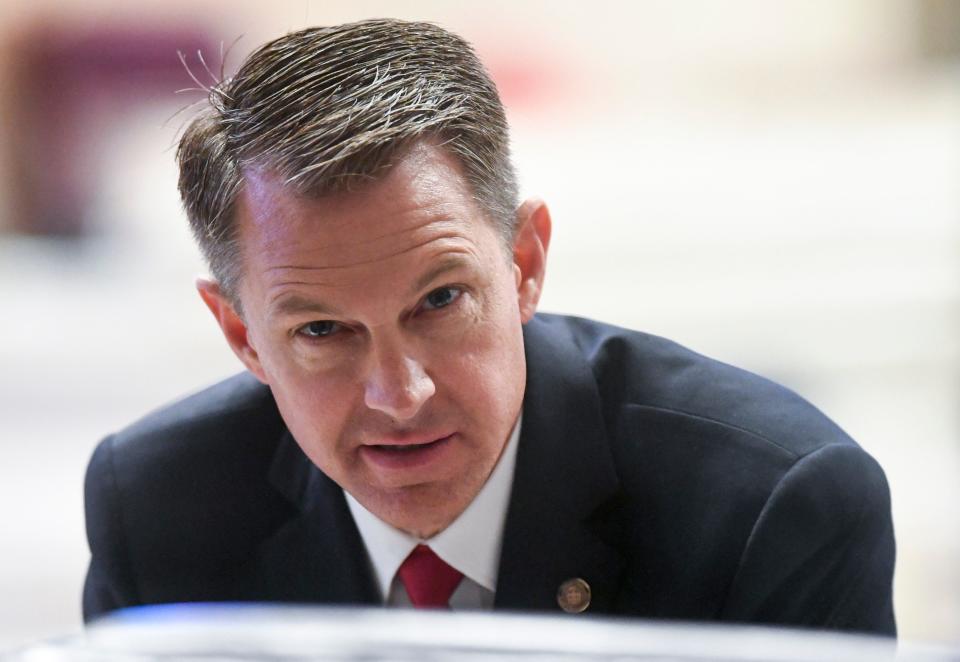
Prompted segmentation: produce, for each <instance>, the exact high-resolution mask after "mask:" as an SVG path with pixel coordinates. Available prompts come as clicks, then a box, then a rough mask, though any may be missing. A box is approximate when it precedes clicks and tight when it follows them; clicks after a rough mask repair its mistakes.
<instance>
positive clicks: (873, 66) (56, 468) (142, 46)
mask: <svg viewBox="0 0 960 662" xmlns="http://www.w3.org/2000/svg"><path fill="white" fill-rule="evenodd" d="M376 16H396V17H401V18H411V19H425V20H431V21H435V22H438V23H440V24H441V25H443V26H445V27H447V28H450V29H452V30H454V31H456V32H458V33H460V34H462V35H464V36H465V37H467V38H468V39H469V40H470V41H472V42H473V43H474V44H475V46H476V48H477V49H478V51H479V52H480V54H481V56H482V57H483V58H484V60H485V61H486V62H487V64H488V66H489V68H490V70H491V72H492V73H493V76H494V78H495V79H496V80H497V83H498V85H499V86H500V89H501V91H502V94H503V97H504V100H505V102H506V104H507V106H508V109H509V113H510V119H511V122H512V127H513V141H514V151H515V156H516V162H517V166H518V169H519V171H520V175H521V180H522V183H523V189H524V191H525V192H526V193H528V194H535V195H539V196H541V197H543V198H545V199H546V200H547V201H548V203H550V205H551V208H552V211H553V215H554V222H555V230H554V243H553V245H552V250H551V262H550V269H549V273H548V278H547V288H546V294H545V297H544V300H543V306H542V307H543V308H544V309H546V310H551V311H558V312H568V313H575V314H580V315H585V316H591V317H597V318H601V319H604V320H607V321H611V322H615V323H619V324H623V325H626V326H630V327H634V328H638V329H642V330H645V331H648V332H652V333H655V334H659V335H664V336H668V337H670V338H673V339H675V340H677V341H679V342H681V343H683V344H686V345H688V346H690V347H692V348H694V349H696V350H698V351H700V352H702V353H705V354H708V355H711V356H714V357H716V358H719V359H721V360H724V361H727V362H730V363H734V364H738V365H741V366H743V367H746V368H748V369H751V370H753V371H756V372H760V373H762V374H765V375H767V376H769V377H772V378H774V379H776V380H779V381H781V382H783V383H785V384H786V385H788V386H789V387H791V388H793V389H794V390H796V391H799V392H800V393H801V394H802V395H804V396H806V397H807V398H808V399H810V400H811V401H813V402H814V403H815V404H816V405H818V406H819V407H821V408H822V409H824V410H826V411H827V412H828V413H829V414H830V415H831V417H832V418H834V419H835V420H836V421H837V422H838V423H839V424H840V425H841V426H842V427H844V428H845V429H846V430H847V431H848V432H849V433H850V434H851V435H853V436H854V438H856V439H857V440H859V441H860V443H861V444H862V445H863V446H864V447H865V448H866V449H867V450H868V451H869V452H870V453H872V454H873V455H874V456H875V457H877V459H878V460H879V461H880V463H881V464H882V465H883V467H884V468H885V469H886V472H887V475H888V478H889V480H890V484H891V489H892V493H893V509H894V519H895V526H896V530H897V538H898V566H897V576H896V586H895V591H896V593H895V600H896V610H897V615H898V619H899V623H900V628H901V634H902V636H903V637H904V638H908V639H921V640H932V641H952V642H958V641H960V512H958V511H960V434H958V432H960V417H958V413H960V407H958V404H960V400H958V395H960V2H957V1H955V0H778V1H777V2H769V1H767V0H727V1H726V2H722V3H721V2H713V1H708V0H682V1H674V0H644V1H635V2H629V3H628V2H609V1H604V0H594V1H593V2H590V3H572V2H570V3H565V2H556V1H555V0H554V1H549V2H548V1H546V0H528V1H526V2H522V3H517V2H499V1H492V2H486V3H454V2H443V1H441V0H433V1H428V0H421V1H406V2H397V1H394V2H385V1H384V2H373V1H364V0H350V1H349V2H347V1H345V0H344V1H338V0H325V1H323V2H318V1H309V0H296V1H285V0H274V1H273V2H270V3H263V2H254V1H253V0H236V1H234V2H231V3H229V4H227V3H215V2H212V1H210V0H189V1H186V0H163V2H160V0H142V1H141V2H137V3H129V2H120V0H84V2H82V3H81V2H79V1H77V2H64V1H57V2H55V1H53V0H29V1H28V0H7V1H6V2H4V3H2V4H0V117H2V121H0V522H2V524H0V561H2V563H0V649H4V648H9V647H10V646H13V645H16V644H20V643H25V642H27V641H31V640H33V639H36V638H38V637H45V636H51V635H54V634H59V633H66V632H70V631H73V630H76V629H77V628H79V626H80V591H81V586H82V582H83V575H84V571H85V566H86V562H87V548H86V543H85V537H84V530H83V501H82V481H83V472H84V468H85V465H86V462H87V460H88V458H89V456H90V453H91V452H92V449H93V446H94V444H95V443H96V442H97V441H98V440H99V439H100V438H101V437H102V436H104V435H105V434H107V433H108V432H110V431H113V430H116V429H118V428H120V427H122V426H124V425H126V424H128V423H129V422H131V421H133V420H134V419H135V418H138V417H139V416H140V415H142V414H143V413H145V412H146V411H148V410H150V409H153V408H155V407H157V406H159V405H160V404H163V403H165V402H168V401H170V400H172V399H174V398H176V397H178V396H180V395H181V394H184V393H186V392H189V391H193V390H196V389H198V388H200V387H201V386H204V385H206V384H209V383H212V382H214V381H216V380H218V379H220V378H221V377H224V376H226V375H229V374H232V373H233V372H236V371H237V370H239V368H240V366H239V363H238V362H237V361H236V359H235V358H234V357H233V355H232V354H231V353H230V352H229V350H228V349H227V347H226V344H225V343H224V342H223V341H222V339H221V338H220V336H219V332H218V330H217V328H216V327H215V325H214V323H213V321H212V320H211V319H208V317H209V314H208V313H207V312H206V310H205V308H204V307H203V306H202V304H201V302H200V300H199V298H198V297H197V296H196V294H195V292H194V289H193V280H194V278H195V276H197V275H198V274H200V273H202V272H203V270H204V267H203V265H202V262H201V260H200V258H199V255H198V253H197V251H196V249H195V248H194V247H193V245H192V242H191V239H190V236H189V232H188V230H187V225H186V221H185V217H184V215H183V213H182V211H181V209H180V207H179V200H178V197H177V193H176V170H175V167H174V160H173V146H174V144H175V141H176V136H177V132H178V130H179V129H180V127H181V126H182V124H183V123H184V122H185V121H187V120H188V119H189V118H190V117H191V112H192V111H191V109H189V108H188V109H186V110H182V109H183V108H184V107H185V106H188V105H189V104H191V103H193V102H194V101H197V100H198V99H202V94H201V93H198V92H197V90H196V88H198V87H203V86H208V85H209V84H210V83H211V82H212V79H213V78H214V77H219V75H220V72H221V70H223V71H225V72H226V73H227V74H229V72H230V71H231V70H232V69H234V68H235V67H236V66H237V65H238V63H239V62H240V61H241V60H242V58H243V56H244V55H245V54H246V53H248V52H249V51H250V50H252V49H253V48H255V47H256V46H258V45H259V44H261V43H262V42H264V41H266V40H268V39H270V38H273V37H276V36H279V35H280V34H282V33H284V32H286V31H289V30H294V29H298V28H301V27H304V26H306V25H314V24H331V23H339V22H344V21H349V20H356V19H360V18H369V17H376ZM178 50H179V51H181V52H182V53H183V55H184V58H185V59H186V61H187V63H188V64H189V68H190V69H191V70H192V72H193V73H194V75H195V76H196V78H197V81H196V82H195V81H193V80H191V78H190V76H188V74H187V72H186V71H185V69H184V66H183V65H182V64H181V62H180V60H179V58H178ZM198 50H199V51H200V52H201V53H202V55H203V61H201V60H200V58H199V57H198V55H197V52H198ZM224 53H226V57H225V62H224ZM204 63H205V64H204ZM207 68H209V69H210V72H208V71H207ZM184 88H194V90H193V91H186V92H180V93H177V91H178V90H181V89H184ZM181 110H182V112H178V111H181Z"/></svg>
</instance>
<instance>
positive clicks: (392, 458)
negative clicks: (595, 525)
mask: <svg viewBox="0 0 960 662" xmlns="http://www.w3.org/2000/svg"><path fill="white" fill-rule="evenodd" d="M453 437H454V435H452V434H451V435H449V436H446V437H444V438H443V439H437V440H436V441H432V442H430V443H429V444H420V445H417V446H413V447H407V448H404V449H403V450H391V449H390V448H389V447H384V446H361V447H360V453H361V455H362V456H363V458H364V460H366V461H368V462H370V463H372V464H374V465H376V466H378V467H380V468H383V469H389V470H399V469H414V468H418V467H422V466H424V465H428V464H430V463H431V462H435V461H437V460H438V459H439V458H440V456H441V455H442V454H443V453H444V452H445V451H446V449H447V447H449V446H450V443H451V441H452V440H453Z"/></svg>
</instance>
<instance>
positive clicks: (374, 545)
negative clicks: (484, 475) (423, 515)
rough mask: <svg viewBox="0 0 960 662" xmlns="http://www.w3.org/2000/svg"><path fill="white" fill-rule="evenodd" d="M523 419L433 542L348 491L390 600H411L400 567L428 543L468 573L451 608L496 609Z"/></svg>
mask: <svg viewBox="0 0 960 662" xmlns="http://www.w3.org/2000/svg"><path fill="white" fill-rule="evenodd" d="M520 418H522V416H521V417H518V418H517V423H516V425H514V426H513V431H512V432H511V433H510V438H509V439H508V440H507V445H506V448H504V449H503V453H502V454H501V456H500V459H499V460H498V461H497V464H496V466H495V467H494V468H493V472H491V474H490V477H489V478H488V479H487V482H486V483H484V485H483V487H482V488H480V492H479V493H478V494H477V496H476V497H474V499H473V501H471V502H470V505H469V506H467V509H466V510H464V511H463V512H462V513H461V514H460V516H459V517H457V519H455V520H454V521H453V522H452V523H451V524H450V526H448V527H447V528H445V529H444V530H443V531H441V532H440V533H438V534H436V535H435V536H433V537H432V538H429V539H428V540H420V539H419V538H416V537H414V536H411V535H410V534H409V533H406V532H405V531H401V530H399V529H396V528H394V527H392V526H390V525H389V524H387V523H386V522H384V521H383V520H381V519H380V518H379V517H377V516H376V515H374V514H373V513H371V512H370V511H369V510H367V509H366V508H364V507H363V506H362V505H360V502H358V501H357V500H356V499H354V498H353V496H352V495H351V494H350V493H349V492H346V491H345V492H344V494H345V495H346V497H347V505H348V506H350V512H351V514H352V515H353V519H354V521H355V522H356V523H357V528H358V529H359V530H360V536H361V537H362V538H363V544H364V545H365V546H366V548H367V556H368V557H369V558H370V562H371V564H372V565H373V571H374V574H375V575H376V580H377V584H378V586H379V587H380V595H381V596H383V602H384V604H386V605H389V606H409V605H410V604H411V603H410V598H409V597H408V596H407V591H406V589H405V588H404V587H403V583H402V582H401V581H400V579H399V578H398V577H397V570H398V569H399V568H400V564H401V563H403V561H404V559H406V558H407V556H408V555H409V554H410V552H412V551H413V548H414V547H416V546H417V545H419V544H424V545H429V546H430V549H432V550H433V551H434V553H435V554H436V555H437V556H439V557H440V558H441V559H443V560H444V561H445V562H446V563H447V564H449V565H451V566H453V567H454V568H456V569H457V570H459V571H460V572H461V573H463V580H462V581H461V582H460V585H459V586H457V589H456V590H455V591H454V592H453V595H452V596H450V606H451V608H453V609H492V608H493V597H494V592H495V591H496V587H497V571H498V568H499V564H500V547H501V544H502V542H503V526H504V523H505V522H506V518H507V506H508V505H509V503H510V488H511V486H512V485H513V469H514V466H515V465H516V460H517V443H518V439H519V438H520Z"/></svg>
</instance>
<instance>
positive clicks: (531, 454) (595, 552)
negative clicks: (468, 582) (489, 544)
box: [496, 316, 623, 613]
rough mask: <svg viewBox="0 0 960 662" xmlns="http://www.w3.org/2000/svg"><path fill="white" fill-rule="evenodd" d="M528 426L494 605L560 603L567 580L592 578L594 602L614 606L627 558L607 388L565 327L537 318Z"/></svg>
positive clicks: (531, 341) (531, 334) (527, 335)
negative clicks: (603, 392) (621, 546)
mask: <svg viewBox="0 0 960 662" xmlns="http://www.w3.org/2000/svg"><path fill="white" fill-rule="evenodd" d="M524 344H525V353H526V357H527V385H526V392H525V395H524V404H523V417H524V418H523V429H522V433H521V437H520V448H519V452H518V456H517V467H516V472H515V477H514V484H513V492H512V495H511V500H510V508H509V511H508V514H507V524H506V529H505V532H504V543H503V552H502V555H501V561H500V573H499V578H498V582H497V596H496V605H497V607H500V608H508V609H536V610H557V608H558V607H557V598H556V595H557V589H558V588H559V586H560V584H561V583H562V582H564V581H565V580H567V579H572V578H581V579H584V580H586V581H587V583H588V584H590V586H591V591H592V594H593V597H592V605H591V611H593V612H599V613H603V612H604V611H609V610H611V609H612V606H613V601H614V599H615V596H616V589H617V585H618V582H619V577H620V573H621V569H622V567H623V560H622V558H621V556H620V553H619V551H618V549H617V545H616V543H615V538H616V535H617V531H618V530H619V529H620V528H621V527H619V525H618V523H617V521H616V518H617V517H618V516H619V512H620V511H619V509H618V508H616V504H617V503H618V500H619V495H620V490H619V481H618V479H617V475H616V472H615V470H614V463H613V458H612V457H611V454H610V449H609V445H608V441H607V435H606V428H605V422H604V418H603V414H602V408H601V399H600V394H599V392H598V390H597V385H596V381H595V379H594V376H593V372H592V370H591V369H590V366H589V364H588V363H587V361H586V359H585V358H584V356H583V354H582V352H581V350H580V349H579V348H578V347H577V345H576V343H575V341H574V339H573V337H572V336H571V335H570V332H569V330H568V327H567V326H566V325H565V324H563V322H562V321H560V320H559V319H557V318H549V317H547V318H541V317H539V316H538V317H535V318H534V319H533V320H532V321H530V322H529V323H528V324H527V325H525V327H524Z"/></svg>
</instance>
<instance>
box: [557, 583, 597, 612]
mask: <svg viewBox="0 0 960 662" xmlns="http://www.w3.org/2000/svg"><path fill="white" fill-rule="evenodd" d="M557 604H558V605H560V609H562V610H564V611H565V612H567V613H568V614H579V613H580V612H582V611H586V609H587V607H589V606H590V584H588V583H587V582H585V581H584V580H582V579H580V578H579V577H574V578H573V579H568V580H567V581H565V582H563V583H562V584H560V588H559V589H557Z"/></svg>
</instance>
